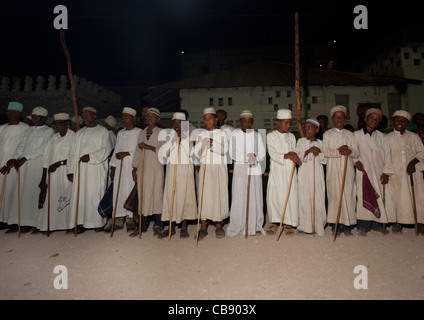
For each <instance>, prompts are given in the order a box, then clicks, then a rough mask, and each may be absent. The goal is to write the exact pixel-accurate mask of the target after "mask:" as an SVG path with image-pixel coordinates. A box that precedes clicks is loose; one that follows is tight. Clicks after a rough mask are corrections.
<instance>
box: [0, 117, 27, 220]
mask: <svg viewBox="0 0 424 320" xmlns="http://www.w3.org/2000/svg"><path fill="white" fill-rule="evenodd" d="M28 128H29V126H28V125H27V124H26V123H23V122H20V123H19V124H17V125H9V124H3V125H1V126H0V168H2V167H3V166H5V165H6V163H7V161H9V160H10V159H13V156H14V155H15V152H16V149H17V148H18V145H19V144H20V143H21V141H22V140H23V139H24V138H25V132H26V130H28ZM4 178H5V175H2V174H0V192H1V188H2V186H3V179H4ZM17 179H18V173H17V171H16V170H15V168H12V169H11V170H10V172H9V173H8V174H7V178H6V184H5V188H4V194H3V199H2V200H3V201H2V206H1V211H0V221H1V222H7V218H8V212H9V208H10V206H11V204H12V196H13V194H14V193H16V192H17V188H18V185H17ZM0 196H1V194H0Z"/></svg>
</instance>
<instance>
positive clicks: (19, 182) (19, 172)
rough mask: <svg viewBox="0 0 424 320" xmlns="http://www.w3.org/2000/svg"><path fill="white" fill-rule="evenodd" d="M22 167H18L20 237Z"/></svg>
mask: <svg viewBox="0 0 424 320" xmlns="http://www.w3.org/2000/svg"><path fill="white" fill-rule="evenodd" d="M20 169H21V168H18V238H20V237H21V170H20Z"/></svg>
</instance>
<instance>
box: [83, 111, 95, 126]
mask: <svg viewBox="0 0 424 320" xmlns="http://www.w3.org/2000/svg"><path fill="white" fill-rule="evenodd" d="M96 118H97V115H96V114H95V113H94V112H91V111H87V110H84V111H83V112H82V120H84V123H85V124H86V125H89V124H92V123H93V122H94V121H95V120H96Z"/></svg>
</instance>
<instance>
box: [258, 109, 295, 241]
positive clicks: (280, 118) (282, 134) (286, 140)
mask: <svg viewBox="0 0 424 320" xmlns="http://www.w3.org/2000/svg"><path fill="white" fill-rule="evenodd" d="M291 123H292V116H291V111H290V110H287V109H280V110H278V112H277V130H274V131H272V132H270V133H268V134H267V141H266V143H267V147H268V153H269V156H270V170H269V176H268V185H267V195H266V201H267V214H268V220H269V223H270V224H269V226H268V229H267V231H266V233H267V234H268V235H274V234H275V233H276V232H277V228H279V225H281V219H283V210H284V206H285V204H286V203H285V202H286V198H287V205H286V210H285V212H284V220H283V221H282V223H283V224H284V230H285V233H286V234H287V235H293V234H294V231H293V229H292V227H297V225H298V222H299V212H298V201H297V173H296V164H298V165H300V164H301V160H300V159H299V156H298V155H297V153H296V152H295V151H296V137H295V136H294V134H293V133H291V132H290V127H291ZM292 172H293V175H292V174H291V173H292ZM290 178H291V179H290ZM289 186H290V189H289ZM287 195H288V197H287Z"/></svg>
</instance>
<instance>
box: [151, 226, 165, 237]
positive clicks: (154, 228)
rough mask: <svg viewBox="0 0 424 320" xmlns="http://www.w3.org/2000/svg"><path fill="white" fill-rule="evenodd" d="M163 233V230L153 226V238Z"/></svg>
mask: <svg viewBox="0 0 424 320" xmlns="http://www.w3.org/2000/svg"><path fill="white" fill-rule="evenodd" d="M162 232H163V228H162V227H160V226H153V234H154V235H155V236H160V235H161V234H162Z"/></svg>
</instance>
